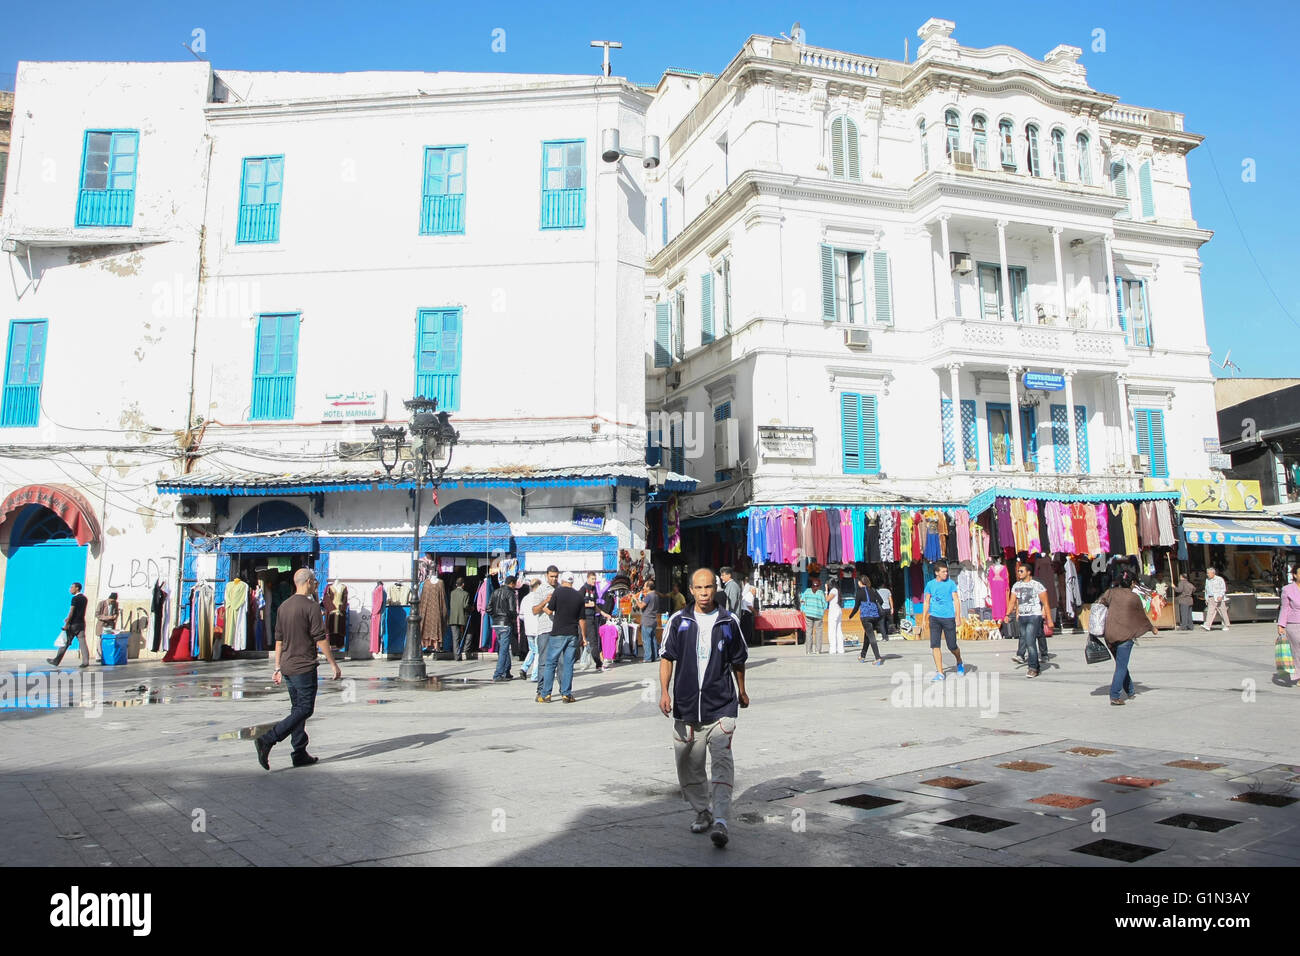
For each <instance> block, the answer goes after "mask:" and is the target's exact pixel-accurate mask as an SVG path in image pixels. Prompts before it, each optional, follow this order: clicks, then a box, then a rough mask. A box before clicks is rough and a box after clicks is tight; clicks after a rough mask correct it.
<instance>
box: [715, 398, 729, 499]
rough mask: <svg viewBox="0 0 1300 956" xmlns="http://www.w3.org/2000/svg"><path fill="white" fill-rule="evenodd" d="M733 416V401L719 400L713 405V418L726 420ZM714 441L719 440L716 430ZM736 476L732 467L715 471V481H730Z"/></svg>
mask: <svg viewBox="0 0 1300 956" xmlns="http://www.w3.org/2000/svg"><path fill="white" fill-rule="evenodd" d="M730 417H731V402H719V403H718V404H717V405H715V406H713V420H714V421H715V422H724V421H726V420H727V419H728V418H730ZM714 441H715V442H716V441H717V435H716V432H715V434H714ZM733 477H734V475H733V472H732V469H730V468H724V469H720V470H718V471H715V472H714V473H713V480H714V481H730V480H731V479H732V478H733Z"/></svg>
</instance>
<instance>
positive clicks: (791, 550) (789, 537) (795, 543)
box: [781, 508, 799, 564]
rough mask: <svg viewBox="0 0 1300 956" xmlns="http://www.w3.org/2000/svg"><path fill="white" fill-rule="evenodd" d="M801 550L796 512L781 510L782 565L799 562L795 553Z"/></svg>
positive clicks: (788, 509)
mask: <svg viewBox="0 0 1300 956" xmlns="http://www.w3.org/2000/svg"><path fill="white" fill-rule="evenodd" d="M798 549H799V523H798V522H797V521H796V520H795V517H794V511H793V510H791V509H790V508H782V509H781V563H782V564H794V563H795V562H797V561H798V560H799V558H798V556H797V555H796V554H795V552H796V551H797V550H798Z"/></svg>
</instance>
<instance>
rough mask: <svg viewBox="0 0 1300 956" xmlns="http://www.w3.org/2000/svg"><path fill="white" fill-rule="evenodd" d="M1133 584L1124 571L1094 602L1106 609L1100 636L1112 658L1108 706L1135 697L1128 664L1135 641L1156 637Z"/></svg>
mask: <svg viewBox="0 0 1300 956" xmlns="http://www.w3.org/2000/svg"><path fill="white" fill-rule="evenodd" d="M1135 583H1137V575H1135V574H1134V573H1133V571H1132V570H1131V569H1129V568H1127V567H1125V568H1123V569H1122V570H1121V571H1120V572H1119V575H1118V577H1117V579H1116V583H1115V585H1114V586H1113V587H1111V588H1110V590H1108V591H1107V592H1106V593H1105V594H1103V595H1102V596H1101V597H1099V598H1098V599H1097V601H1098V603H1099V604H1104V605H1105V606H1106V608H1107V611H1106V626H1105V629H1104V635H1103V636H1104V637H1105V639H1106V644H1107V645H1108V646H1109V647H1110V652H1111V654H1113V655H1114V657H1115V675H1114V676H1113V677H1112V678H1111V680H1110V702H1111V703H1112V704H1113V705H1115V706H1117V707H1118V706H1120V705H1121V704H1123V703H1124V697H1121V696H1120V695H1121V693H1122V694H1124V695H1125V696H1127V698H1128V699H1129V700H1132V699H1133V697H1134V696H1135V694H1134V690H1133V677H1132V676H1131V675H1130V674H1129V669H1128V664H1129V657H1130V656H1131V655H1132V653H1133V645H1134V643H1135V642H1136V639H1137V638H1138V637H1140V636H1141V635H1143V634H1146V633H1147V632H1148V631H1149V632H1150V633H1152V634H1155V633H1156V626H1155V625H1154V624H1152V623H1151V618H1149V617H1147V612H1146V608H1144V607H1143V606H1142V599H1141V598H1139V597H1138V596H1137V594H1136V593H1135V592H1134V591H1133V585H1134V584H1135Z"/></svg>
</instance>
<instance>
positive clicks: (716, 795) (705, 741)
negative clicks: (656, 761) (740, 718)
mask: <svg viewBox="0 0 1300 956" xmlns="http://www.w3.org/2000/svg"><path fill="white" fill-rule="evenodd" d="M735 733H736V718H735V717H719V718H718V719H717V720H715V721H714V722H713V723H711V724H700V723H696V722H694V721H688V720H675V721H673V756H674V757H675V758H676V760H677V782H678V783H679V784H681V787H682V796H684V797H685V798H686V802H687V803H689V804H690V805H691V809H692V810H694V811H695V812H696V813H702V812H704V811H705V810H710V811H712V813H713V818H714V819H715V820H726V819H727V812H728V810H730V809H731V792H732V790H733V789H734V786H735V778H736V764H735V760H734V759H733V757H732V753H731V741H732V738H733V737H734V736H735ZM710 755H711V756H712V757H713V767H712V770H713V775H712V779H710V777H709V774H708V773H707V772H706V771H705V765H704V761H705V758H706V757H707V756H710Z"/></svg>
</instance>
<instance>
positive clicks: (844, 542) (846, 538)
mask: <svg viewBox="0 0 1300 956" xmlns="http://www.w3.org/2000/svg"><path fill="white" fill-rule="evenodd" d="M840 560H841V561H843V562H844V563H845V564H851V563H852V562H854V561H857V560H858V557H857V552H855V551H854V550H853V514H852V513H851V512H850V511H849V509H848V508H841V509H840Z"/></svg>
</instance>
